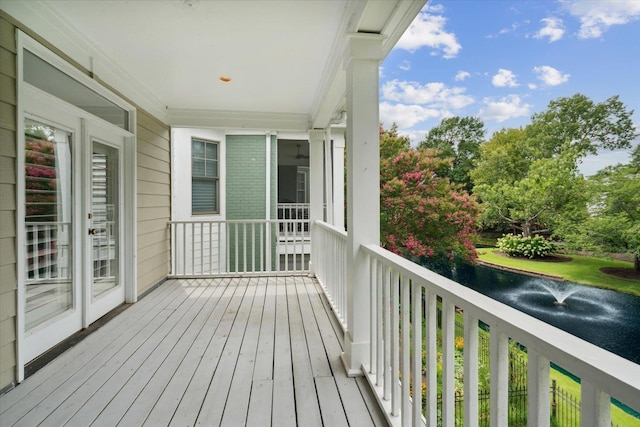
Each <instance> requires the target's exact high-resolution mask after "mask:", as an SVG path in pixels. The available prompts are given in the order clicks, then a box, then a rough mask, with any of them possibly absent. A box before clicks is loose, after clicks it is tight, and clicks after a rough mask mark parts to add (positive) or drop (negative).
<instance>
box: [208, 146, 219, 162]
mask: <svg viewBox="0 0 640 427" xmlns="http://www.w3.org/2000/svg"><path fill="white" fill-rule="evenodd" d="M207 159H208V160H217V159H218V144H212V143H208V144H207Z"/></svg>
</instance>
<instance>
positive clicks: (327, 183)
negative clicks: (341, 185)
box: [324, 128, 333, 224]
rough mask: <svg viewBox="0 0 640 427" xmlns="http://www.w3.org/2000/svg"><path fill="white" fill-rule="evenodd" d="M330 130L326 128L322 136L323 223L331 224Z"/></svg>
mask: <svg viewBox="0 0 640 427" xmlns="http://www.w3.org/2000/svg"><path fill="white" fill-rule="evenodd" d="M331 145H332V142H331V128H327V129H326V131H325V135H324V202H325V204H326V205H325V206H326V208H325V221H326V222H328V223H329V224H333V182H332V177H333V165H332V162H331V160H332V159H331Z"/></svg>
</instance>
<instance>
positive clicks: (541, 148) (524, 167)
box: [471, 94, 636, 236]
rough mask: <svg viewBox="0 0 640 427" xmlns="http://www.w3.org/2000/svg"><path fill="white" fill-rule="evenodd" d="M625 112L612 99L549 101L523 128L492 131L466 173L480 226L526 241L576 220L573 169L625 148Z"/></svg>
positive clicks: (579, 200) (580, 195) (579, 185)
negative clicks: (512, 231)
mask: <svg viewBox="0 0 640 427" xmlns="http://www.w3.org/2000/svg"><path fill="white" fill-rule="evenodd" d="M632 113H633V111H628V110H627V109H626V107H625V106H624V104H623V103H622V102H620V100H619V99H618V97H617V96H614V97H611V98H609V99H607V100H606V101H605V102H602V103H594V102H593V101H592V100H590V99H589V98H587V97H586V96H584V95H581V94H576V95H574V96H572V97H569V98H559V99H557V100H554V101H551V102H550V103H549V106H548V108H547V109H546V110H545V111H543V112H541V113H538V114H534V115H533V116H532V118H531V124H530V125H528V126H526V127H525V128H523V129H505V130H502V131H500V132H496V133H495V134H494V135H493V136H492V138H491V139H490V140H489V141H488V142H487V143H485V144H483V145H482V146H481V147H480V159H479V160H478V162H477V165H476V168H475V169H474V170H473V171H472V173H471V177H472V179H473V182H474V184H475V187H474V194H476V195H477V196H478V197H479V198H480V200H481V201H482V202H483V207H484V213H483V222H484V224H485V225H489V226H496V225H510V226H512V227H514V228H516V229H518V230H520V231H521V232H522V233H523V234H524V235H525V236H529V235H531V234H534V233H537V232H538V233H539V232H543V231H545V232H553V231H554V228H556V227H558V226H561V225H562V226H563V227H564V228H565V229H569V228H570V227H571V226H570V223H578V222H582V221H583V220H584V218H585V217H586V200H587V199H586V193H585V189H584V180H583V179H582V178H581V177H580V176H579V175H578V172H577V171H578V169H577V164H578V163H579V161H580V159H582V158H583V157H584V156H586V155H587V154H593V153H597V152H598V150H601V149H614V148H628V147H630V146H631V141H632V139H633V138H634V137H635V136H636V133H635V128H634V127H633V124H632V122H631V115H632Z"/></svg>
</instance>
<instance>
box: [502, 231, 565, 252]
mask: <svg viewBox="0 0 640 427" xmlns="http://www.w3.org/2000/svg"><path fill="white" fill-rule="evenodd" d="M496 246H497V247H498V249H500V250H501V251H502V252H504V253H506V254H507V255H509V256H516V257H527V258H544V257H546V256H548V255H550V254H551V253H553V252H555V250H556V246H555V245H554V244H553V243H552V242H551V241H549V240H547V239H545V238H544V237H542V236H533V237H524V236H514V235H513V234H506V235H504V236H502V237H501V238H499V239H498V242H497V245H496Z"/></svg>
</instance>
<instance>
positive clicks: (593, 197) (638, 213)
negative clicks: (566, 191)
mask: <svg viewBox="0 0 640 427" xmlns="http://www.w3.org/2000/svg"><path fill="white" fill-rule="evenodd" d="M634 160H635V159H634ZM634 160H632V161H631V162H630V163H629V164H624V165H621V164H619V165H616V166H612V167H611V166H610V167H607V168H605V169H603V170H601V171H600V172H598V173H597V174H596V175H594V176H592V177H590V178H589V180H588V195H589V213H588V215H585V216H584V217H583V219H582V221H580V222H576V223H574V224H570V225H569V226H567V225H565V226H563V227H560V228H559V230H558V234H559V235H560V236H561V237H562V238H563V240H564V241H565V242H566V243H567V245H568V246H569V247H570V248H571V249H579V250H589V251H596V252H631V253H632V254H634V256H635V269H636V270H638V271H640V167H639V166H638V165H637V163H635V162H634Z"/></svg>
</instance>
